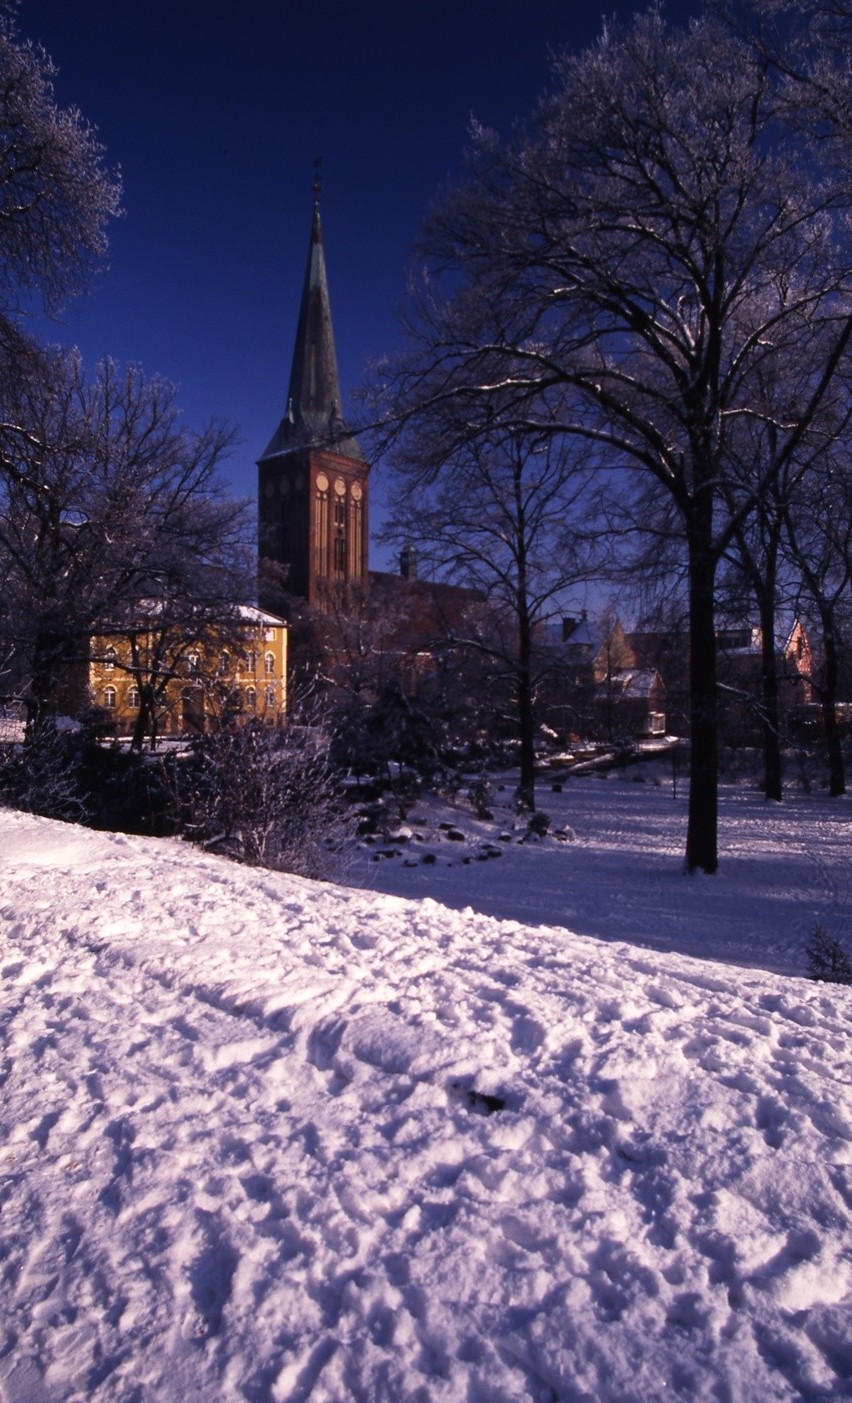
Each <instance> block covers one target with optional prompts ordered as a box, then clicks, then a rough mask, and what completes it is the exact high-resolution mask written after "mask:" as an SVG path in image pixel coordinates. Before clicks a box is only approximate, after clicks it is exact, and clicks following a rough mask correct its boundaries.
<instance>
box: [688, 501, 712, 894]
mask: <svg viewBox="0 0 852 1403" xmlns="http://www.w3.org/2000/svg"><path fill="white" fill-rule="evenodd" d="M711 529H712V515H711V509H710V508H709V507H703V508H702V507H701V506H700V505H698V504H696V505H695V507H694V510H693V513H692V520H691V521H690V522H689V525H688V541H689V690H690V743H691V767H690V781H689V819H688V824H687V832H686V870H687V871H688V872H696V871H702V872H708V873H710V872H715V871H716V869H717V867H718V865H719V857H718V832H717V830H718V807H719V754H718V748H719V721H718V694H717V688H716V629H715V617H714V607H713V590H714V583H715V574H716V559H715V556H714V553H713V550H712V544H711Z"/></svg>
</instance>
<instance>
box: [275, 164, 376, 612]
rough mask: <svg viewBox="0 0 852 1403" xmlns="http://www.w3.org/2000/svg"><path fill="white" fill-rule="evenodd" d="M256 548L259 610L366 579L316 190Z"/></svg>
mask: <svg viewBox="0 0 852 1403" xmlns="http://www.w3.org/2000/svg"><path fill="white" fill-rule="evenodd" d="M258 550H259V556H260V588H259V596H260V603H261V607H263V608H267V609H273V610H279V609H280V608H281V607H282V600H283V599H284V598H285V597H289V598H293V599H299V600H303V601H305V602H306V603H307V604H308V605H309V606H311V607H313V608H319V609H322V608H323V607H324V603H325V601H326V600H327V598H328V595H329V591H330V590H337V591H340V590H342V589H345V587H346V586H350V585H355V584H361V585H364V586H366V584H367V581H368V569H369V466H368V464H367V462H366V460H365V458H364V455H363V453H362V452H361V449H360V446H359V444H358V442H357V440H356V439H355V438H354V437H353V436H352V435H351V434H350V433H349V432H348V430H347V427H346V425H345V423H344V421H343V416H342V407H341V396H340V380H339V376H338V370H337V355H336V352H335V347H334V334H333V330H332V322H331V308H330V304H329V296H328V280H327V276H326V267H325V251H324V248H323V237H322V226H321V222H320V209H319V189H318V187H315V188H314V210H313V222H312V226H311V238H310V245H309V248H308V262H307V268H306V270H305V280H304V284H303V288H302V300H301V306H300V310H299V321H298V326H297V329H296V343H295V347H294V351H293V363H292V369H291V372H290V383H289V387H288V391H287V401H286V408H285V412H284V417H283V418H282V420H281V422H280V424H279V425H278V428H277V429H276V430H275V433H274V434H273V436H272V439H271V440H270V442H269V445H268V446H267V448H266V451H265V452H264V454H263V455H262V457H261V458H260V459H259V461H258Z"/></svg>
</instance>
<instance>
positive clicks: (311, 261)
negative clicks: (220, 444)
mask: <svg viewBox="0 0 852 1403" xmlns="http://www.w3.org/2000/svg"><path fill="white" fill-rule="evenodd" d="M319 197H320V184H319V179H316V180H315V181H314V210H313V220H312V224H311V239H310V244H309V247H308V262H307V267H306V269H305V281H304V284H303V287H302V301H301V305H300V308H299V321H298V325H297V327H296V343H295V346H294V348H293V363H292V367H291V370H290V384H289V387H288V390H287V404H286V408H285V412H284V418H283V419H282V420H281V423H280V424H279V425H278V428H277V430H276V432H275V433H274V435H273V437H272V439H271V441H270V443H269V445H268V447H267V449H266V452H265V453H264V454H263V458H264V459H265V458H271V457H275V456H277V455H278V454H279V453H289V452H291V451H292V449H294V448H303V447H323V446H324V447H333V448H334V449H335V450H336V451H338V452H342V453H345V454H347V455H349V456H352V457H355V458H362V457H363V454H362V453H361V450H360V448H359V446H358V444H357V442H356V440H355V439H354V438H352V437H351V435H349V434H348V433H347V430H346V426H345V424H344V422H343V412H342V401H341V395H340V377H339V375H338V371H337V355H336V352H335V349H334V332H333V329H332V324H331V304H330V302H329V296H328V279H327V276H326V271H325V250H324V248H323V239H322V223H321V221H320V202H319ZM261 461H262V460H261Z"/></svg>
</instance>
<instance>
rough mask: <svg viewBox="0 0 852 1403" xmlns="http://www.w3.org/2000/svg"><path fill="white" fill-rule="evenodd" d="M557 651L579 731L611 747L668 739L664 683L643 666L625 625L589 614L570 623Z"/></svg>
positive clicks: (564, 624)
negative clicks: (621, 740)
mask: <svg viewBox="0 0 852 1403" xmlns="http://www.w3.org/2000/svg"><path fill="white" fill-rule="evenodd" d="M551 646H552V647H553V643H552V642H551ZM554 651H555V652H556V653H557V654H558V656H559V660H560V673H561V679H560V683H559V691H560V692H561V694H562V698H563V705H564V706H565V707H566V709H567V710H568V712H569V714H572V713H573V722H572V726H571V729H572V730H573V731H575V732H577V733H578V734H580V735H585V736H589V737H594V738H595V739H601V740H605V741H607V742H609V741H612V740H616V739H618V738H619V737H627V736H629V737H631V738H633V739H640V738H645V737H649V736H659V735H663V734H665V730H666V691H665V686H664V684H663V680H662V678H661V676H660V674H659V672H658V671H657V669H656V668H654V667H648V666H643V665H642V663H641V660H640V658H639V657H638V655H637V652H636V650H635V648H634V647H633V645H632V643H631V641H630V636H629V635H628V634H627V633H626V632H625V630H624V626H623V625H622V623H621V620H620V619H617V618H616V619H611V620H609V621H607V622H599V621H596V620H590V619H589V617H588V614H587V613H586V611H585V610H583V612H582V613H581V615H580V617H579V618H564V619H563V620H562V624H561V637H560V638H558V640H557V641H556V645H555V650H554Z"/></svg>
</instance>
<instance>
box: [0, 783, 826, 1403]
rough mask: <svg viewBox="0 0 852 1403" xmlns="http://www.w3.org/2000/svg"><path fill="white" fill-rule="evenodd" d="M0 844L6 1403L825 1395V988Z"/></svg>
mask: <svg viewBox="0 0 852 1403" xmlns="http://www.w3.org/2000/svg"><path fill="white" fill-rule="evenodd" d="M606 801H607V822H608V823H609V824H610V825H612V823H613V805H612V795H611V794H610V793H607V795H606ZM630 802H631V803H632V802H633V800H632V798H631V800H630ZM847 815H848V810H844V811H843V812H842V813H841V815H840V817H838V819H837V822H838V823H841V822H842V823H844V824H845V823H847ZM832 821H834V820H832ZM574 826H576V827H577V829H578V841H577V843H574V844H570V845H567V846H562V847H559V848H557V847H556V846H555V845H554V846H553V848H552V852H553V853H554V854H556V857H555V858H554V859H553V860H554V861H555V860H557V859H559V860H562V861H566V862H567V861H569V860H574V858H575V856H576V854H577V851H578V848H579V847H580V846H582V844H583V842H585V843H586V844H587V849H588V846H589V845H590V838H589V833H588V829H587V830H586V833H585V837H584V833H583V831H581V830H582V825H578V824H577V823H576V820H575V825H574ZM845 836H846V837H847V838H848V826H847V827H846V828H845ZM800 840H801V841H802V842H804V840H805V839H804V835H802V834H800ZM0 841H2V847H3V854H4V858H3V868H2V873H1V874H0V936H1V937H2V943H0V951H2V954H0V969H2V976H3V999H2V1025H3V1051H2V1054H0V1056H1V1057H2V1061H0V1084H2V1103H0V1272H2V1283H3V1286H2V1297H0V1318H2V1324H3V1331H2V1334H0V1398H2V1399H3V1403H42V1400H44V1401H45V1403H59V1400H75V1403H76V1400H80V1403H82V1400H89V1399H95V1400H99V1401H100V1400H104V1403H105V1401H106V1400H116V1403H118V1401H119V1400H120V1403H130V1400H134V1403H135V1401H136V1400H138V1403H148V1400H172V1399H176V1398H186V1399H193V1400H194V1399H199V1400H204V1401H205V1403H208V1400H220V1399H222V1400H232V1399H246V1400H252V1401H253V1403H261V1400H266V1399H270V1400H300V1399H308V1398H310V1399H311V1400H313V1401H314V1403H319V1401H320V1400H323V1401H325V1400H327V1401H328V1403H331V1400H347V1399H358V1400H365V1403H372V1400H387V1403H391V1401H392V1400H393V1401H394V1403H396V1401H397V1400H412V1403H413V1401H414V1400H418V1403H427V1401H431V1400H458V1403H462V1400H465V1403H490V1401H491V1400H510V1399H518V1400H520V1399H525V1400H527V1399H535V1400H546V1399H549V1400H562V1399H565V1400H572V1403H573V1400H612V1403H616V1400H618V1403H627V1401H628V1400H630V1401H631V1403H633V1401H634V1400H635V1403H653V1400H658V1399H660V1400H662V1399H671V1398H683V1399H689V1400H691V1401H692V1400H722V1399H731V1400H736V1403H747V1401H748V1400H754V1401H755V1403H757V1401H758V1400H760V1403H765V1401H766V1400H775V1399H787V1400H794V1399H814V1400H829V1399H836V1398H840V1397H852V1314H850V1288H852V1233H850V1210H852V1056H850V1030H852V1023H850V1017H852V991H850V990H847V989H843V988H839V987H832V986H823V985H815V984H812V983H809V982H808V981H806V980H804V979H802V978H794V977H790V976H788V975H782V974H779V973H773V972H769V971H767V970H763V969H759V968H745V967H741V966H736V965H732V964H726V963H718V962H716V963H714V962H711V961H701V960H698V959H695V958H690V957H689V956H686V955H683V954H680V953H677V952H675V951H673V950H670V951H668V952H659V951H650V950H648V949H643V948H640V947H639V946H636V945H631V944H627V943H624V942H623V941H622V942H620V941H610V942H606V941H601V940H597V939H593V938H590V937H582V936H578V935H576V934H572V933H570V932H569V931H568V930H566V929H565V928H561V927H555V926H550V927H548V926H536V925H528V924H521V923H519V922H518V921H517V920H513V921H500V920H497V919H494V918H493V917H491V916H486V915H481V914H477V913H476V912H475V911H474V910H472V909H471V907H470V906H467V907H466V908H464V909H462V910H452V909H449V908H448V907H445V906H441V905H438V904H437V903H436V902H435V901H433V900H430V899H421V900H418V901H408V900H404V899H401V898H399V897H396V896H391V895H377V894H371V893H368V892H364V891H356V890H353V889H347V888H341V887H335V886H331V885H321V884H317V883H311V882H309V881H305V880H301V879H297V878H293V877H288V876H283V875H274V874H271V873H266V872H258V871H252V870H250V869H247V868H241V867H238V866H233V865H229V864H227V863H226V862H224V861H221V860H216V859H214V858H211V857H206V856H204V855H201V854H199V853H197V852H195V851H193V850H191V849H188V848H186V847H184V846H182V845H180V844H179V843H176V842H154V841H147V840H143V839H136V838H128V837H122V836H119V835H108V834H98V833H93V832H88V831H86V830H83V829H79V828H73V827H69V826H66V825H60V824H51V823H48V822H47V821H45V820H39V819H35V818H31V817H27V816H24V815H19V814H12V813H8V812H4V813H0ZM838 841H839V840H838ZM838 850H840V849H839V847H838ZM847 851H848V848H847ZM515 854H516V856H515ZM526 854H527V850H525V849H517V850H514V849H513V855H512V861H515V860H516V858H517V861H518V862H519V863H523V862H524V861H525V860H526ZM588 855H589V854H588V851H587V857H588ZM531 856H532V858H533V860H537V854H536V853H532V854H531ZM782 856H783V854H780V853H778V852H774V853H773V854H772V861H774V862H776V863H778V862H779V861H781V860H782ZM632 860H633V861H634V863H637V864H647V860H648V859H647V853H645V852H643V851H638V855H637V856H635V857H634V859H632ZM767 860H768V858H767ZM630 861H631V859H630V858H629V857H628V856H626V855H625V857H624V866H625V884H628V883H629V875H630V874H629V871H628V870H627V869H629V866H630ZM508 862H509V854H506V856H505V857H504V861H503V863H498V864H486V865H485V867H484V868H483V869H482V871H483V872H484V876H483V878H482V880H483V882H491V881H493V877H492V873H493V872H494V871H495V870H497V869H499V870H500V871H501V874H502V873H503V872H504V871H505V866H506V864H507V863H508ZM389 866H393V867H394V869H395V872H396V876H395V878H394V880H396V879H397V878H399V877H400V875H404V876H405V877H406V878H407V879H408V880H411V881H415V880H418V879H419V874H421V873H422V872H423V869H422V868H418V869H416V870H415V871H413V872H408V873H405V872H404V869H403V868H402V866H401V865H397V864H390V865H389ZM434 870H435V871H437V869H434ZM518 870H522V869H518ZM566 870H567V869H566ZM383 871H384V869H382V873H383ZM455 871H456V872H458V873H459V874H463V875H464V881H466V882H469V880H470V878H469V874H470V871H471V869H470V868H462V867H461V866H457V867H456V869H455ZM477 871H479V869H477ZM820 871H821V873H822V876H821V878H820V880H821V881H822V882H823V883H824V882H825V880H826V871H827V868H826V865H825V862H823V864H822V866H821V868H820ZM424 875H425V874H424ZM460 880H461V876H460ZM714 880H715V879H714ZM720 880H722V879H720ZM709 887H710V883H709V881H707V882H704V883H700V884H699V888H702V889H703V890H705V891H706V890H708V889H709ZM699 888H690V890H699ZM720 889H721V888H720ZM625 890H626V887H625ZM844 893H845V894H844ZM841 898H842V900H844V901H846V902H848V882H847V885H846V888H845V889H844V888H841V887H838V889H837V900H838V901H839V900H840V899H841ZM616 899H617V896H616V893H614V892H613V890H612V888H611V887H610V888H609V889H608V890H607V892H606V901H607V902H612V901H613V900H616ZM801 900H802V894H801V892H797V893H796V894H795V897H791V898H790V901H785V898H784V894H783V892H782V891H777V892H776V901H775V904H774V907H773V908H772V909H773V912H774V919H775V920H777V921H778V922H783V921H785V920H787V919H789V918H790V914H791V910H792V909H795V911H796V912H798V911H799V910H800V909H801V907H800V906H799V905H797V904H795V903H798V902H800V901H801ZM791 901H792V902H793V903H794V906H793V907H791V904H790V902H791ZM702 904H703V905H704V906H706V902H703V903H702ZM767 909H768V908H767ZM838 911H839V908H838ZM848 914H849V913H848V910H847V911H846V918H847V920H848ZM683 920H684V922H688V921H689V915H688V912H687V910H686V908H684V916H683ZM771 935H772V932H771V931H770V930H768V928H767V927H766V926H764V927H759V926H758V925H753V926H752V927H751V928H750V929H749V930H748V931H747V932H746V933H745V934H744V937H743V939H744V941H745V945H744V958H746V959H748V961H749V962H751V963H757V962H758V961H759V949H760V942H761V940H766V941H767V942H768V943H770V944H771V940H770V937H771ZM687 945H688V940H687Z"/></svg>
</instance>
